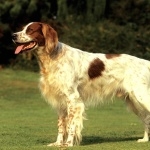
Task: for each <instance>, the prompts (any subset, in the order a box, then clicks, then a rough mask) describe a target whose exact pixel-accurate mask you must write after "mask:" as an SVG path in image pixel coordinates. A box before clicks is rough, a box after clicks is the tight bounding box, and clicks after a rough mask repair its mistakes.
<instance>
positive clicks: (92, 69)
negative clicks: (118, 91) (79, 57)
mask: <svg viewBox="0 0 150 150" xmlns="http://www.w3.org/2000/svg"><path fill="white" fill-rule="evenodd" d="M104 70H105V65H104V63H103V61H101V60H100V59H99V58H96V59H94V60H93V61H92V62H91V64H90V66H89V69H88V75H89V77H90V79H94V78H96V77H98V76H101V75H102V72H103V71H104Z"/></svg>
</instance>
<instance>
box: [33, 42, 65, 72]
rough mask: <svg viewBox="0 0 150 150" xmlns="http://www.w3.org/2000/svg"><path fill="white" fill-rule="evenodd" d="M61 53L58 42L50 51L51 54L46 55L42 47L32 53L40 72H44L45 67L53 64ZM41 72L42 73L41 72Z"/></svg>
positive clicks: (60, 44)
mask: <svg viewBox="0 0 150 150" xmlns="http://www.w3.org/2000/svg"><path fill="white" fill-rule="evenodd" d="M61 53H62V43H60V42H58V44H57V45H56V46H55V48H54V49H53V50H52V52H51V53H47V52H46V51H45V49H44V48H43V47H40V48H39V49H38V51H36V52H35V53H34V55H35V56H36V58H37V60H38V63H39V67H40V70H41V71H42V70H44V71H46V70H45V69H46V66H45V65H50V64H53V62H55V61H54V60H55V59H57V58H58V57H59V55H61ZM42 72H43V71H42Z"/></svg>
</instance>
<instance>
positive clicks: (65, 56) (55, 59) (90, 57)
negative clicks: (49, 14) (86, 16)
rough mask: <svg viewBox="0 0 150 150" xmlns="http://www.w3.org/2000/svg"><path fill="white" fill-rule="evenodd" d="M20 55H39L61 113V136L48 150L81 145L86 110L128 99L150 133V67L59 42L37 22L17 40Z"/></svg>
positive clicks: (45, 83) (48, 94)
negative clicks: (111, 100) (108, 102)
mask: <svg viewBox="0 0 150 150" xmlns="http://www.w3.org/2000/svg"><path fill="white" fill-rule="evenodd" d="M12 38H13V41H14V42H15V43H16V45H17V48H16V51H15V54H18V53H20V52H26V51H31V50H32V51H33V52H34V54H35V56H36V57H37V60H38V63H39V66H40V74H41V78H40V89H41V92H42V95H43V96H44V97H45V99H46V101H47V102H48V103H49V104H51V105H52V106H53V107H54V108H55V109H56V110H57V113H58V136H57V139H56V142H54V143H51V144H49V145H48V146H73V144H74V143H76V144H79V143H80V142H81V139H82V136H81V130H82V128H83V120H84V111H85V106H89V105H94V106H95V105H98V104H101V103H103V102H105V101H107V100H108V99H112V98H114V97H122V98H123V99H124V101H125V102H126V103H127V106H128V107H129V108H130V109H131V110H133V112H134V113H135V114H136V115H137V116H139V117H140V118H141V120H142V121H143V123H144V126H145V132H144V137H143V138H142V139H139V140H138V142H147V141H149V136H148V133H149V129H150V62H149V61H147V60H143V59H140V58H137V57H134V56H130V55H127V54H101V53H96V54H94V53H88V52H84V51H81V50H79V49H76V48H73V47H70V46H68V45H66V44H64V43H61V42H59V41H58V37H57V33H56V31H55V30H54V29H53V28H52V27H51V26H49V25H48V24H45V23H40V22H32V23H29V24H27V25H26V26H25V27H24V28H23V30H22V31H20V32H16V33H14V34H13V35H12Z"/></svg>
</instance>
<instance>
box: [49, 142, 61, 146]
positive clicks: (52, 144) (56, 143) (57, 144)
mask: <svg viewBox="0 0 150 150" xmlns="http://www.w3.org/2000/svg"><path fill="white" fill-rule="evenodd" d="M47 146H50V147H62V146H63V144H62V143H58V142H54V143H50V144H48V145H47Z"/></svg>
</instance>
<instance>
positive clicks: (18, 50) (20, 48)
mask: <svg viewBox="0 0 150 150" xmlns="http://www.w3.org/2000/svg"><path fill="white" fill-rule="evenodd" d="M23 46H24V45H20V46H18V47H17V48H16V50H15V54H19V53H20V52H21V50H22V49H23Z"/></svg>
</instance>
